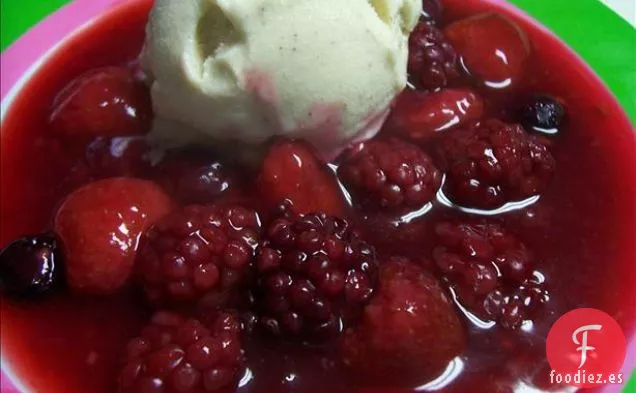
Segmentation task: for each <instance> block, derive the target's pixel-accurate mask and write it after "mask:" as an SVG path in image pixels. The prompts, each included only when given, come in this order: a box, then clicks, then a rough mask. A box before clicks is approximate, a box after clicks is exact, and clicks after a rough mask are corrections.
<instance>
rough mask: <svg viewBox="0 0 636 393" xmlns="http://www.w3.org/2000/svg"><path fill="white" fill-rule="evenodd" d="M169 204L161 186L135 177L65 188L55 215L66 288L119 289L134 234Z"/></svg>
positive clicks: (132, 251) (135, 239) (134, 249)
mask: <svg viewBox="0 0 636 393" xmlns="http://www.w3.org/2000/svg"><path fill="white" fill-rule="evenodd" d="M172 208H173V202H172V200H171V199H170V197H168V195H166V193H165V192H163V190H162V189H161V187H159V186H158V185H156V184H155V183H153V182H150V181H145V180H139V179H132V178H124V177H115V178H110V179H104V180H99V181H96V182H93V183H89V184H87V185H86V186H84V187H82V188H79V189H77V190H75V191H74V192H73V193H71V194H70V195H69V196H68V197H67V198H66V200H65V201H64V202H63V203H62V205H61V206H60V208H59V210H58V212H57V215H56V216H55V233H56V234H57V235H58V236H59V238H60V240H61V243H62V246H63V247H62V251H63V255H64V261H65V262H66V264H65V268H66V273H67V278H68V281H69V285H70V286H71V288H72V289H74V290H76V291H78V292H84V293H92V294H101V295H108V294H112V293H115V292H117V291H119V290H120V289H121V288H122V287H123V286H124V285H125V284H126V282H127V281H128V279H129V277H130V275H131V274H132V270H133V265H134V261H135V255H136V253H137V247H138V241H139V236H140V235H141V233H142V232H143V231H144V230H146V228H147V227H149V226H150V225H151V224H152V223H153V222H154V221H156V220H158V219H159V218H161V217H163V216H164V215H166V214H167V213H169V212H170V211H171V210H172Z"/></svg>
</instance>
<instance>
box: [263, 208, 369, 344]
mask: <svg viewBox="0 0 636 393" xmlns="http://www.w3.org/2000/svg"><path fill="white" fill-rule="evenodd" d="M376 263H377V262H376V259H375V251H374V249H373V248H372V247H371V246H370V245H368V244H367V243H365V242H364V241H362V240H360V238H359V237H358V234H357V232H356V231H355V230H354V229H352V228H351V227H350V225H349V223H348V222H347V221H345V220H343V219H340V218H337V217H333V216H329V215H327V214H325V213H312V214H307V215H301V216H298V217H295V218H294V217H290V215H287V217H279V218H277V219H275V220H274V221H273V222H272V223H271V224H270V225H269V227H268V229H267V236H266V237H265V239H264V240H263V241H262V242H261V245H260V246H259V249H258V252H257V257H256V269H257V275H258V283H257V286H258V287H257V290H256V293H255V298H256V300H257V302H258V306H259V311H260V314H261V322H262V324H263V325H264V326H265V328H266V329H267V330H269V331H270V332H272V333H274V334H287V335H291V336H295V337H300V338H302V339H307V340H309V341H321V340H326V339H328V338H331V337H334V335H335V336H337V335H338V334H339V333H340V329H341V327H342V326H341V325H342V324H343V323H345V324H346V323H348V322H349V320H350V319H352V318H355V315H356V313H357V312H358V311H359V310H360V309H361V308H362V307H363V306H364V304H366V302H367V301H368V300H369V299H370V298H371V295H372V294H373V291H374V289H375V284H376V279H377V277H376V275H377V264H376Z"/></svg>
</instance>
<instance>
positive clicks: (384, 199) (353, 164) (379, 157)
mask: <svg viewBox="0 0 636 393" xmlns="http://www.w3.org/2000/svg"><path fill="white" fill-rule="evenodd" d="M339 174H340V176H341V178H342V180H343V182H344V183H345V184H346V185H347V186H349V188H350V189H351V191H352V192H353V193H354V196H355V197H356V199H357V200H359V201H361V202H362V203H363V204H367V203H368V204H371V205H374V206H379V207H381V208H386V209H397V208H401V207H409V208H414V209H417V208H420V207H422V206H424V205H425V204H427V203H428V202H430V201H431V200H432V199H433V198H434V197H435V193H436V192H437V189H438V188H439V186H440V183H441V174H440V172H439V170H438V169H437V168H436V167H435V165H434V164H433V161H432V160H431V158H430V157H429V156H428V155H427V154H426V153H424V151H423V150H422V149H420V148H419V147H418V146H416V145H414V144H411V143H408V142H405V141H402V140H399V139H396V138H391V139H387V140H372V141H370V142H367V143H365V144H364V145H363V147H362V150H360V151H358V152H353V153H352V154H351V155H349V156H348V157H347V158H346V159H345V161H344V162H343V163H342V165H341V167H340V170H339Z"/></svg>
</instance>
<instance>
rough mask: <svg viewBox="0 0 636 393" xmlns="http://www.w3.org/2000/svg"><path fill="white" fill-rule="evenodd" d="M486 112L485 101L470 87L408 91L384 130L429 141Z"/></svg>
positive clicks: (403, 94) (401, 97) (402, 95)
mask: <svg viewBox="0 0 636 393" xmlns="http://www.w3.org/2000/svg"><path fill="white" fill-rule="evenodd" d="M483 112H484V102H483V100H482V99H481V97H480V96H479V95H477V94H476V93H475V92H474V91H472V90H470V89H444V90H441V91H439V92H436V93H433V94H427V93H422V92H418V91H411V90H405V91H404V92H403V93H402V94H401V95H400V96H399V97H398V100H397V105H396V106H395V109H393V112H392V113H391V116H390V117H389V119H388V120H387V123H386V125H385V129H386V130H388V131H389V132H396V133H399V134H402V135H403V136H405V137H407V138H410V139H413V140H418V141H419V140H426V139H429V138H432V137H433V136H434V135H435V134H436V133H439V132H443V131H447V130H450V129H453V128H456V127H457V126H460V125H462V124H465V123H468V122H470V121H473V120H479V118H480V117H481V115H482V114H483Z"/></svg>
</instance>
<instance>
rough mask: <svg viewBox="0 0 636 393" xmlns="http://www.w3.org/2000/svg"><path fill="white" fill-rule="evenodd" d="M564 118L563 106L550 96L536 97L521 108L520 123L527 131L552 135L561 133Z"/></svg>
mask: <svg viewBox="0 0 636 393" xmlns="http://www.w3.org/2000/svg"><path fill="white" fill-rule="evenodd" d="M564 118H565V109H564V108H563V106H562V105H561V104H560V103H559V102H558V101H557V100H556V99H554V98H552V97H548V96H537V97H534V98H533V99H531V100H530V101H528V102H527V103H526V104H525V105H524V106H523V107H522V108H521V114H520V122H521V124H522V125H523V126H524V127H525V128H526V130H528V131H537V132H541V133H544V134H551V135H552V134H556V133H557V132H559V130H560V127H561V125H562V124H563V119H564Z"/></svg>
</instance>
